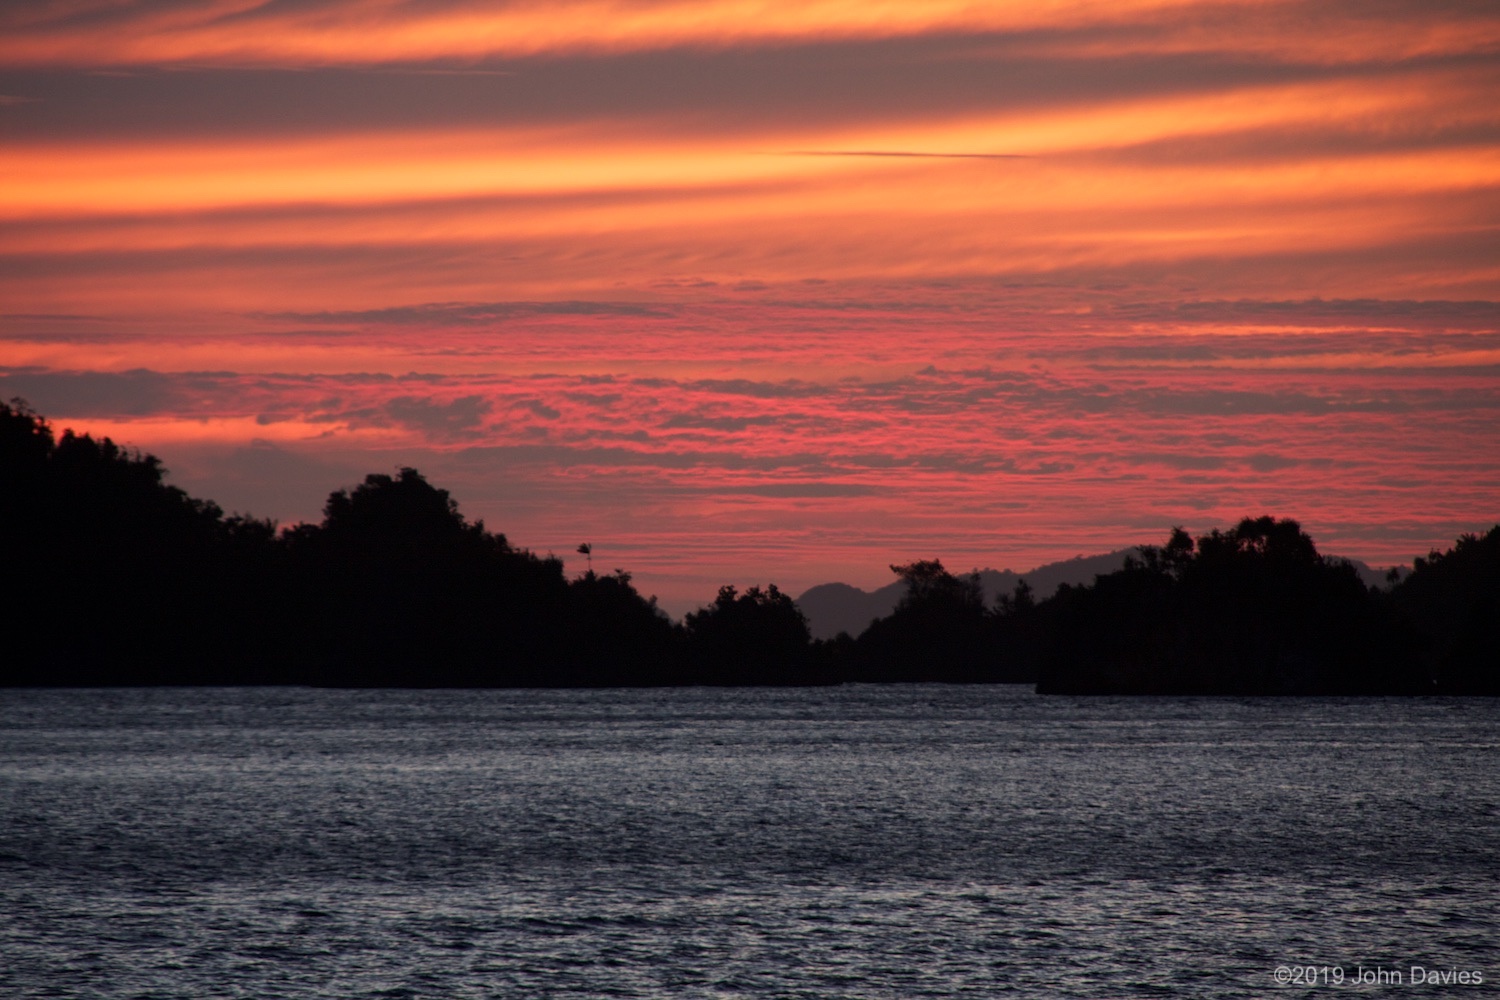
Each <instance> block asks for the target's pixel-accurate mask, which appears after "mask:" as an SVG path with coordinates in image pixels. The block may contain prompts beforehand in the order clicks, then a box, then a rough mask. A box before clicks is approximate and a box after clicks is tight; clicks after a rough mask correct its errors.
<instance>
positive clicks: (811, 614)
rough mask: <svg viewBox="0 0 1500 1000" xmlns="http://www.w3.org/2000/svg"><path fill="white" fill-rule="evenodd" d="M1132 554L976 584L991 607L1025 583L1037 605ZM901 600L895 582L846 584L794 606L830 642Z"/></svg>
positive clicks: (982, 577) (1000, 573) (998, 573)
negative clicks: (861, 585) (874, 587)
mask: <svg viewBox="0 0 1500 1000" xmlns="http://www.w3.org/2000/svg"><path fill="white" fill-rule="evenodd" d="M1135 551H1136V550H1135V549H1134V548H1128V549H1120V550H1119V551H1118V552H1106V553H1105V554H1103V555H1097V556H1074V557H1073V558H1072V559H1065V560H1063V561H1062V562H1055V563H1048V564H1047V565H1045V566H1038V567H1037V568H1036V569H1033V570H1030V571H1028V572H1026V573H1017V572H1015V571H1014V570H1008V569H1005V570H998V569H982V570H980V571H979V584H980V586H981V587H982V588H983V589H984V600H985V603H986V604H991V605H993V604H994V603H995V601H996V599H997V598H999V597H1000V596H1001V595H1002V594H1011V593H1013V592H1014V591H1015V589H1016V584H1018V583H1020V582H1021V581H1022V580H1025V581H1026V582H1027V583H1028V584H1029V585H1030V586H1031V589H1032V591H1033V592H1034V593H1035V595H1036V597H1037V599H1038V600H1041V599H1045V598H1048V597H1051V596H1052V595H1053V593H1055V592H1056V591H1057V588H1058V587H1060V586H1061V585H1062V584H1065V583H1066V584H1069V585H1071V586H1079V585H1082V584H1089V583H1093V582H1094V577H1096V576H1098V575H1100V574H1101V573H1113V572H1115V571H1116V570H1118V569H1119V568H1120V567H1122V566H1124V565H1125V557H1126V556H1128V555H1130V554H1132V553H1133V552H1135ZM905 596H906V583H905V582H904V581H901V580H897V581H896V582H895V583H891V584H887V585H886V586H884V587H881V588H880V589H879V590H873V591H866V590H860V589H859V588H858V587H851V586H850V585H849V584H847V583H820V584H818V585H817V586H816V587H809V588H808V589H807V590H806V591H804V592H803V593H802V596H801V597H799V598H797V606H798V607H799V608H801V609H802V613H803V614H804V615H806V616H807V625H808V628H809V629H811V630H812V634H813V638H814V639H832V638H833V637H834V636H836V635H838V634H839V633H840V632H848V633H849V634H850V635H851V636H858V635H859V634H860V633H861V632H863V631H864V630H865V629H867V628H869V627H870V623H871V622H872V621H874V620H875V619H877V618H884V617H886V616H887V615H889V614H890V613H891V612H892V611H894V610H896V605H897V604H899V603H900V602H901V598H903V597H905Z"/></svg>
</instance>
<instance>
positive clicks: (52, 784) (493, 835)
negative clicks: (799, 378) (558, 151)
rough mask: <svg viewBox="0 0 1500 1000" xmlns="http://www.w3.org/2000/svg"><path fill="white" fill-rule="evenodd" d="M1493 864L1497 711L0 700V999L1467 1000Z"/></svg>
mask: <svg viewBox="0 0 1500 1000" xmlns="http://www.w3.org/2000/svg"><path fill="white" fill-rule="evenodd" d="M1497 874H1500V703H1497V701H1496V700H1483V699H1472V700H1465V699H1453V700H1436V699H1433V700H1421V699H1414V700H1382V699H1291V700H1249V699H1247V700H1233V699H1157V700H1146V699H1104V698H1101V699H1072V698H1057V697H1038V696H1036V695H1033V694H1031V693H1030V692H1029V691H1027V690H1025V689H1020V688H1012V687H999V688H995V687H941V686H932V687H926V686H919V687H907V686H897V687H857V686H856V687H843V688H829V689H812V690H805V689H802V690H758V689H744V690H707V689H675V690H654V691H651V690H648V691H482V692H475V691H323V690H304V689H186V690H184V689H163V690H115V691H45V690H29V691H27V690H23V691H16V690H11V691H0V996H5V997H30V996H38V997H40V996H79V997H109V998H113V997H132V998H133V997H153V998H166V997H184V998H187V997H191V998H200V997H255V998H267V997H282V996H285V997H302V996H318V997H525V998H531V997H882V998H909V997H957V996H974V997H991V996H1003V995H1016V996H1028V997H1031V996H1034V997H1062V996H1100V997H1137V996H1138V997H1179V996H1180V997H1259V996H1264V995H1266V994H1267V993H1270V992H1273V991H1275V990H1276V989H1277V987H1276V984H1275V980H1274V978H1273V977H1274V970H1275V969H1276V968H1277V966H1280V965H1302V966H1305V965H1316V966H1333V965H1339V966H1342V967H1343V968H1344V969H1346V970H1347V976H1348V977H1349V978H1353V977H1354V975H1355V974H1356V969H1357V967H1360V966H1363V967H1364V969H1366V970H1373V969H1383V970H1399V971H1400V972H1401V973H1402V974H1403V976H1405V977H1408V979H1407V982H1405V983H1404V984H1403V985H1402V987H1401V988H1399V989H1398V990H1397V991H1396V993H1392V987H1391V986H1389V985H1367V986H1354V985H1352V984H1351V983H1350V982H1349V981H1348V979H1346V981H1345V984H1344V985H1343V986H1342V987H1338V988H1337V989H1338V991H1339V992H1341V993H1354V994H1366V995H1372V994H1380V995H1382V996H1394V995H1400V996H1419V995H1445V996H1447V995H1472V996H1478V995H1481V994H1488V993H1490V992H1492V991H1494V990H1495V989H1496V985H1497V984H1500V891H1497V890H1500V885H1497ZM1412 965H1421V966H1423V967H1424V968H1427V969H1442V970H1452V969H1457V970H1477V971H1479V972H1480V973H1481V974H1482V975H1483V976H1484V978H1485V983H1484V985H1482V986H1478V987H1475V986H1472V985H1470V986H1458V985H1453V986H1443V987H1428V986H1421V987H1417V988H1412V987H1411V985H1410V982H1409V975H1410V971H1409V970H1410V967H1411V966H1412ZM1286 989H1289V990H1291V991H1293V992H1298V991H1299V989H1298V988H1297V987H1287V988H1286ZM1327 989H1332V987H1329V988H1324V989H1322V990H1320V991H1322V992H1326V991H1327ZM1301 992H1306V991H1305V990H1301Z"/></svg>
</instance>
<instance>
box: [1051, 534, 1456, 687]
mask: <svg viewBox="0 0 1500 1000" xmlns="http://www.w3.org/2000/svg"><path fill="white" fill-rule="evenodd" d="M1053 601H1054V602H1055V603H1056V609H1055V611H1053V613H1052V621H1051V623H1050V627H1049V634H1050V639H1049V643H1048V652H1047V654H1046V657H1045V661H1044V665H1043V671H1042V678H1041V681H1040V683H1039V690H1043V691H1066V692H1101V693H1104V692H1113V693H1140V694H1150V693H1210V694H1283V693H1348V694H1356V693H1358V694H1375V693H1386V694H1390V693H1416V692H1421V691H1424V690H1429V689H1430V686H1429V685H1428V684H1427V682H1426V680H1425V678H1424V676H1423V673H1422V671H1421V670H1420V668H1419V667H1418V665H1417V664H1416V660H1415V656H1414V653H1415V643H1416V637H1415V635H1414V634H1413V633H1412V632H1411V631H1410V630H1409V629H1406V628H1403V627H1402V626H1401V625H1400V623H1399V622H1398V621H1396V619H1395V617H1394V616H1393V615H1392V614H1391V613H1390V609H1389V607H1388V606H1387V602H1386V601H1385V600H1384V599H1383V598H1382V596H1381V595H1379V594H1378V593H1374V592H1372V591H1371V590H1370V589H1369V588H1367V587H1365V585H1364V584H1363V583H1362V582H1361V581H1360V579H1359V576H1358V574H1357V573H1356V572H1355V570H1354V567H1353V566H1352V565H1350V564H1349V563H1347V562H1345V561H1343V560H1334V559H1326V558H1324V557H1322V556H1320V555H1319V554H1318V551H1317V548H1316V547H1315V546H1314V544H1313V541H1312V539H1311V538H1310V537H1309V536H1308V535H1307V534H1306V533H1305V532H1303V531H1302V530H1301V527H1300V526H1299V525H1298V524H1297V522H1295V521H1292V520H1276V519H1275V518H1271V517H1260V518H1246V519H1245V520H1243V521H1241V522H1240V523H1239V524H1238V525H1237V526H1236V527H1235V528H1234V529H1233V530H1231V531H1227V532H1225V531H1219V530H1214V531H1212V532H1209V533H1208V534H1207V535H1203V536H1201V537H1199V538H1198V539H1197V540H1196V542H1194V541H1193V540H1192V539H1190V538H1188V536H1187V535H1186V533H1185V532H1183V531H1182V530H1181V529H1174V530H1173V532H1172V537H1171V539H1170V540H1169V541H1168V543H1167V545H1165V546H1163V547H1161V548H1156V547H1149V546H1148V547H1145V548H1143V549H1142V551H1141V557H1140V558H1139V559H1131V560H1129V561H1128V563H1127V565H1126V567H1125V568H1124V569H1123V570H1121V571H1120V572H1118V573H1112V574H1109V575H1107V576H1101V577H1099V578H1098V580H1097V581H1096V582H1095V584H1094V585H1093V586H1092V587H1074V588H1063V589H1062V590H1060V591H1059V592H1058V594H1057V596H1056V597H1054V598H1053Z"/></svg>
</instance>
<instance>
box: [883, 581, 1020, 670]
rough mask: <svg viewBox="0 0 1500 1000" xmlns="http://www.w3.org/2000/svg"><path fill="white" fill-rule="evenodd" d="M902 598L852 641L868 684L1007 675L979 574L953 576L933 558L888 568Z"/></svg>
mask: <svg viewBox="0 0 1500 1000" xmlns="http://www.w3.org/2000/svg"><path fill="white" fill-rule="evenodd" d="M891 572H893V573H895V574H896V575H897V576H899V577H901V579H902V580H903V581H904V582H905V583H906V593H905V594H904V595H903V596H902V598H901V600H900V601H899V602H898V603H897V605H896V609H895V610H894V611H893V612H892V613H891V614H890V615H888V616H887V617H885V618H880V619H877V620H876V621H874V622H871V623H870V627H869V628H868V629H866V630H865V631H864V632H863V633H862V634H861V635H860V636H859V639H858V640H857V649H858V668H857V669H858V674H857V677H858V678H859V679H861V680H869V681H948V682H957V683H972V682H976V681H995V680H1000V679H1004V678H1006V677H1007V675H1008V671H1007V664H1005V663H1003V662H1002V661H1001V659H1000V650H999V649H998V648H997V646H996V643H995V641H994V636H993V634H992V627H991V623H990V619H989V616H988V614H987V612H986V609H985V605H984V590H983V587H982V586H981V584H980V581H979V574H977V573H969V574H966V575H964V576H956V575H954V574H953V573H950V572H948V571H947V570H946V569H944V568H943V564H942V562H941V561H940V560H937V559H924V560H918V561H916V562H910V563H904V564H901V565H893V566H892V567H891Z"/></svg>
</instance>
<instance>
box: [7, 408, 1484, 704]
mask: <svg viewBox="0 0 1500 1000" xmlns="http://www.w3.org/2000/svg"><path fill="white" fill-rule="evenodd" d="M164 476H165V470H164V469H163V468H162V465H161V463H160V461H159V460H158V459H157V458H155V457H154V456H151V455H143V454H141V453H139V452H132V451H129V450H127V449H124V448H121V447H119V446H118V445H116V444H115V443H114V442H112V441H111V440H110V439H109V438H102V439H99V440H95V439H94V438H92V437H91V436H89V435H87V434H81V435H80V434H75V433H74V432H73V431H71V430H67V431H64V432H63V434H62V436H61V437H57V436H56V435H55V434H54V433H53V431H52V428H51V426H50V425H49V424H48V423H47V421H46V420H45V419H43V418H42V417H41V416H40V415H38V414H36V413H35V412H34V411H32V410H31V409H30V408H29V407H27V405H26V404H25V403H24V402H22V401H20V400H14V401H12V402H11V403H10V404H4V403H0V559H3V566H4V573H3V574H0V608H3V612H0V613H3V615H4V629H5V644H4V649H3V651H0V684H3V685H8V686H16V685H57V686H78V685H90V686H96V685H152V684H316V685H340V686H360V687H380V686H390V687H395V686H411V687H444V686H446V687H507V686H549V687H561V686H640V685H683V684H784V685H786V684H792V685H806V684H836V683H843V682H850V681H858V682H914V681H942V682H950V683H997V682H1006V683H1037V685H1038V690H1040V691H1043V692H1058V693H1078V694H1083V693H1090V694H1097V693H1111V694H1167V693H1201V694H1299V693H1306V694H1403V695H1405V694H1428V693H1459V694H1490V695H1493V694H1497V693H1500V526H1497V527H1496V528H1494V529H1492V530H1491V531H1490V532H1489V533H1488V534H1486V535H1484V536H1482V537H1481V536H1472V535H1466V536H1464V537H1462V538H1460V539H1459V540H1458V543H1457V545H1456V546H1455V547H1454V548H1453V549H1451V550H1450V551H1448V552H1443V553H1438V552H1433V553H1430V554H1429V555H1428V556H1427V557H1425V558H1422V559H1418V560H1417V561H1416V564H1415V568H1414V570H1413V572H1411V573H1410V574H1409V575H1408V576H1407V577H1406V578H1405V579H1402V580H1400V581H1399V582H1397V581H1396V580H1395V579H1394V578H1393V579H1392V580H1391V581H1390V583H1389V584H1388V585H1387V586H1386V587H1383V588H1380V587H1371V586H1368V585H1366V584H1365V583H1364V582H1362V581H1361V580H1360V578H1359V576H1358V574H1357V573H1356V572H1355V569H1354V567H1353V566H1352V565H1351V564H1350V563H1348V562H1346V561H1343V560H1337V559H1330V558H1327V557H1324V556H1321V555H1320V554H1319V553H1318V551H1317V549H1316V547H1315V546H1314V545H1313V542H1312V539H1311V538H1309V537H1308V536H1307V535H1306V534H1305V533H1304V532H1302V530H1301V528H1300V527H1299V526H1298V524H1297V523H1296V522H1295V521H1290V520H1276V519H1274V518H1270V517H1261V518H1254V519H1246V520H1244V521H1242V522H1240V524H1239V525H1238V526H1236V527H1235V528H1234V529H1232V530H1229V531H1213V532H1210V533H1209V534H1207V535H1204V536H1201V537H1199V538H1197V539H1193V538H1191V537H1190V536H1188V535H1187V534H1186V533H1185V532H1183V531H1182V530H1181V529H1174V530H1173V532H1172V534H1171V537H1170V538H1169V540H1168V541H1167V543H1166V544H1165V545H1163V546H1160V547H1157V546H1146V547H1143V548H1141V549H1140V550H1139V551H1138V555H1136V556H1132V557H1130V558H1128V559H1127V560H1126V561H1125V565H1124V568H1122V569H1120V570H1119V571H1117V572H1112V573H1104V574H1101V575H1099V576H1098V577H1097V578H1096V580H1095V582H1094V583H1093V584H1092V585H1087V586H1067V585H1064V586H1061V587H1059V588H1058V589H1057V591H1056V593H1055V594H1053V595H1051V596H1049V597H1047V598H1046V599H1045V600H1037V599H1036V597H1035V595H1034V594H1033V593H1032V591H1031V589H1030V587H1029V586H1028V585H1027V583H1026V581H1024V580H1021V581H1019V582H1018V583H1017V584H1016V585H1015V589H1014V590H1012V591H1011V592H1009V593H1005V594H1002V595H1001V596H1000V597H999V598H998V599H997V600H996V601H994V602H993V604H991V603H989V602H987V601H986V598H985V595H984V589H983V586H982V582H981V579H980V577H979V575H978V574H967V575H955V574H953V573H950V572H949V571H947V570H946V569H945V568H944V567H943V565H942V563H941V562H940V561H938V560H936V559H933V560H918V561H915V562H911V563H906V564H901V565H894V566H892V567H891V569H892V571H893V572H894V573H895V574H896V576H897V577H898V580H899V582H900V584H901V585H902V587H903V596H902V597H901V598H900V600H899V601H898V602H897V603H896V606H895V608H894V610H893V611H891V613H890V614H888V615H886V616H884V617H879V618H876V619H875V620H874V621H873V622H871V623H870V625H869V627H868V628H866V629H864V631H862V632H861V633H860V634H859V635H858V636H857V637H854V636H850V635H849V634H847V633H842V634H840V635H838V636H836V637H834V638H832V639H826V640H814V639H813V638H812V636H811V633H810V632H809V629H808V624H807V620H806V617H805V616H804V615H803V614H802V611H801V610H800V609H799V608H798V606H797V605H796V603H795V602H793V601H792V600H791V598H789V597H788V596H787V595H786V594H783V593H782V592H781V591H780V590H778V589H777V587H776V586H775V585H774V584H773V585H768V586H766V587H764V588H762V587H760V586H758V585H757V586H751V587H749V588H747V589H745V590H744V591H741V590H739V589H738V588H737V587H735V586H725V587H723V588H721V589H720V591H719V594H718V596H717V598H716V599H715V600H714V602H713V603H712V604H709V605H707V606H705V607H703V608H701V609H700V610H698V611H695V612H692V613H690V614H689V615H687V617H686V619H685V620H684V622H682V623H681V624H678V623H675V622H672V621H671V620H670V619H669V618H668V617H667V616H666V615H665V614H664V613H663V612H662V611H661V610H660V609H659V608H657V606H656V601H655V598H646V597H643V596H642V595H641V594H640V593H639V592H638V591H637V590H636V589H635V587H634V586H633V585H632V583H631V578H630V575H629V574H628V573H625V572H622V571H616V572H615V573H613V574H609V575H602V574H596V573H594V572H593V570H592V569H590V570H589V571H588V572H585V573H584V574H582V575H581V576H577V577H573V578H569V577H567V576H566V575H565V574H564V571H563V564H562V562H561V561H560V560H558V559H556V558H553V557H551V556H545V557H544V556H538V555H535V554H533V553H531V552H528V551H526V550H525V549H518V548H516V547H514V546H512V545H511V544H510V543H509V542H508V541H507V540H506V538H505V536H504V535H502V534H499V533H495V532H491V531H489V530H487V529H486V528H485V526H484V524H483V523H482V522H478V521H475V522H470V521H468V520H467V519H466V518H465V517H464V516H463V515H462V514H461V513H460V512H459V509H458V505H457V503H456V502H455V501H454V500H453V499H452V498H451V497H450V496H449V495H448V493H447V491H445V490H442V489H438V488H436V487H434V486H433V485H431V484H430V483H428V482H427V480H426V479H425V478H424V477H423V476H422V475H421V474H420V473H419V472H417V471H416V470H415V469H410V468H405V469H401V470H400V471H399V472H398V473H397V474H396V475H394V476H390V475H370V476H367V477H365V479H364V481H363V482H362V483H360V484H359V485H358V486H355V487H354V488H352V489H344V490H338V491H335V492H334V493H332V494H330V496H329V497H328V502H327V504H326V505H325V507H324V510H323V520H322V521H321V522H320V523H318V524H302V525H296V526H293V527H290V528H287V529H282V530H278V529H277V526H276V525H275V524H274V523H273V522H270V521H266V520H260V519H256V518H253V517H248V516H244V515H238V514H235V515H226V514H225V513H224V511H223V510H222V509H221V508H220V507H219V506H218V505H216V504H214V503H212V502H210V501H206V500H199V499H196V498H194V497H190V496H188V495H187V494H186V493H185V492H183V491H182V490H180V489H177V488H176V487H173V486H169V485H167V484H166V482H165V481H164Z"/></svg>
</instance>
